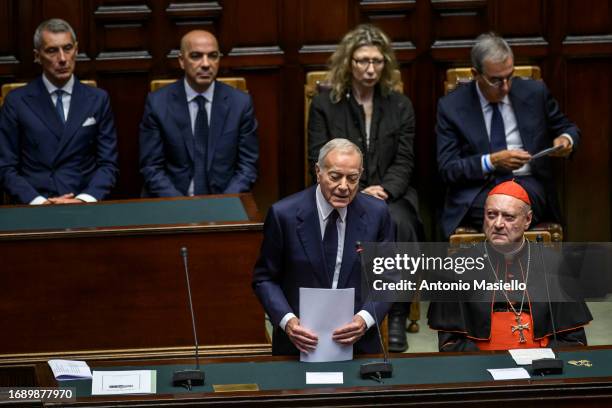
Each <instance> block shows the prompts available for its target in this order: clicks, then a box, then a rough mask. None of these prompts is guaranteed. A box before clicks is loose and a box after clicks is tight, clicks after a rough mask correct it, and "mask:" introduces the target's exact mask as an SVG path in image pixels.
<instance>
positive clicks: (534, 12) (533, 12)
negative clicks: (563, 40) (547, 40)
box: [494, 0, 554, 37]
mask: <svg viewBox="0 0 612 408" xmlns="http://www.w3.org/2000/svg"><path fill="white" fill-rule="evenodd" d="M496 6H497V7H496V8H495V25H494V27H495V30H496V31H497V32H499V33H500V34H502V35H504V36H506V37H543V36H544V33H546V29H547V24H546V23H547V21H546V18H545V16H546V13H545V10H544V6H545V0H498V1H497V3H496ZM551 7H554V5H552V6H551ZM519 13H520V16H521V17H520V18H512V19H510V18H507V17H508V16H513V15H517V14H519Z"/></svg>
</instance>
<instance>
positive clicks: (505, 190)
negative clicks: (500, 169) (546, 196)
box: [489, 180, 531, 205]
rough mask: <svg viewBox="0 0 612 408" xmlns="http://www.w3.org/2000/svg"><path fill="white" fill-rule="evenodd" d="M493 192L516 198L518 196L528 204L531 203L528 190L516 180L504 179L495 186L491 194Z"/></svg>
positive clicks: (491, 193)
mask: <svg viewBox="0 0 612 408" xmlns="http://www.w3.org/2000/svg"><path fill="white" fill-rule="evenodd" d="M493 194H504V195H508V196H511V197H514V198H518V199H519V200H521V201H522V202H524V203H525V204H527V205H531V201H530V200H529V195H528V194H527V191H525V189H524V188H523V187H522V186H521V185H520V184H519V183H517V182H516V181H514V180H510V181H504V182H503V183H500V184H498V185H496V186H495V187H493V189H492V190H491V191H490V192H489V195H490V196H491V195H493Z"/></svg>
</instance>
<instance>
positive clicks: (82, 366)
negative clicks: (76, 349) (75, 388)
mask: <svg viewBox="0 0 612 408" xmlns="http://www.w3.org/2000/svg"><path fill="white" fill-rule="evenodd" d="M47 363H48V364H49V367H51V371H52V372H53V375H54V376H55V379H56V380H58V381H68V380H89V379H91V369H90V368H89V366H88V365H87V363H86V362H85V361H79V360H49V361H48V362H47Z"/></svg>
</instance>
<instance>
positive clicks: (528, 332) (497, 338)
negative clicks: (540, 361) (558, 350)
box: [475, 312, 548, 350]
mask: <svg viewBox="0 0 612 408" xmlns="http://www.w3.org/2000/svg"><path fill="white" fill-rule="evenodd" d="M521 324H523V325H527V324H528V325H529V328H528V329H523V336H524V337H525V343H520V342H519V336H520V334H519V330H516V329H515V330H514V332H512V328H513V327H517V323H516V316H515V314H514V313H513V312H493V313H491V336H490V338H489V340H475V342H476V345H477V346H478V348H479V349H480V350H509V349H516V348H539V347H546V346H547V345H548V338H547V337H544V338H543V339H541V340H534V339H533V322H532V320H531V314H529V313H525V312H522V313H521Z"/></svg>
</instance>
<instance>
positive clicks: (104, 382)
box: [91, 370, 157, 395]
mask: <svg viewBox="0 0 612 408" xmlns="http://www.w3.org/2000/svg"><path fill="white" fill-rule="evenodd" d="M156 390H157V371H155V370H134V371H94V372H93V379H92V382H91V395H116V394H155V392H156Z"/></svg>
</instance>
